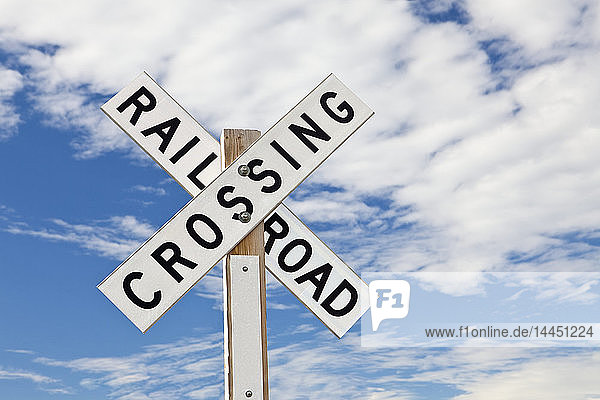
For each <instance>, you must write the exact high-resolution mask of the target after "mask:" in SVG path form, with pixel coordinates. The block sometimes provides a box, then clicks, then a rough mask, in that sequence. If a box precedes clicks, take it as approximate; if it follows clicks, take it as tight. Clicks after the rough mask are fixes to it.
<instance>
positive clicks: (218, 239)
mask: <svg viewBox="0 0 600 400" xmlns="http://www.w3.org/2000/svg"><path fill="white" fill-rule="evenodd" d="M196 221H200V222H203V223H204V224H205V225H206V226H208V227H209V228H210V229H211V230H212V231H213V233H214V234H215V238H214V240H213V241H212V242H209V241H208V240H204V239H203V238H202V237H200V235H199V234H198V232H196V230H195V229H194V223H195V222H196ZM185 229H186V230H187V232H188V234H189V235H190V236H191V237H192V239H194V240H195V241H196V243H198V244H199V245H200V246H202V247H204V248H205V249H216V248H217V247H219V246H220V245H221V243H222V242H223V232H221V229H220V228H219V226H218V225H217V224H215V223H214V221H213V220H212V219H210V218H209V217H207V216H206V215H204V214H194V215H192V216H191V217H189V218H188V220H187V222H186V223H185Z"/></svg>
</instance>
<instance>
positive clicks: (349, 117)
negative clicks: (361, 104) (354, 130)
mask: <svg viewBox="0 0 600 400" xmlns="http://www.w3.org/2000/svg"><path fill="white" fill-rule="evenodd" d="M335 96H337V93H335V92H326V93H323V95H322V96H321V107H322V108H323V110H324V111H325V112H326V113H327V115H329V116H330V117H331V118H333V119H334V120H335V121H337V122H340V123H342V124H347V123H348V122H350V121H352V118H354V109H353V108H352V107H351V106H350V104H348V103H347V102H346V101H342V102H341V103H340V105H339V106H337V109H338V111H341V112H344V111H345V112H346V116H344V117H342V116H341V115H338V114H336V113H335V112H334V111H333V110H332V109H331V108H329V105H328V104H327V100H328V99H334V98H335Z"/></svg>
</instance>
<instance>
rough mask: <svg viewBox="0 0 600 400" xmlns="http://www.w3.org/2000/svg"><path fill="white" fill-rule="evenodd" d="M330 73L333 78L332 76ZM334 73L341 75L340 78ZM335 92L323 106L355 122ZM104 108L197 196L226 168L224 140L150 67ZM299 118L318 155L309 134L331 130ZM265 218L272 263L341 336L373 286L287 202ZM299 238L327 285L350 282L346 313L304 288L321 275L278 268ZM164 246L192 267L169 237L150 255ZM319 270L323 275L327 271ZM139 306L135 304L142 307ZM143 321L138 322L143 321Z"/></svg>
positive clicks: (298, 130)
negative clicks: (222, 151)
mask: <svg viewBox="0 0 600 400" xmlns="http://www.w3.org/2000/svg"><path fill="white" fill-rule="evenodd" d="M334 78H335V77H334ZM328 79H331V76H330V77H328ZM335 79H336V81H337V78H335ZM324 82H325V81H324ZM338 82H339V81H338ZM339 84H340V85H342V84H341V83H339ZM342 86H343V85H342ZM346 89H347V88H346ZM347 90H348V89H347ZM348 91H349V90H348ZM334 97H335V93H331V92H327V93H325V94H324V95H322V96H321V100H320V105H321V107H322V109H323V110H324V111H325V112H326V113H327V115H328V116H329V117H330V118H332V119H333V120H334V121H336V122H337V123H341V124H344V123H347V122H349V121H350V120H352V118H353V117H354V115H353V113H354V111H353V109H352V107H350V106H349V105H348V103H346V102H345V101H343V102H341V103H340V104H339V105H338V106H337V110H332V108H330V107H329V105H328V101H333V100H332V98H334ZM339 101H342V100H341V99H340V100H339ZM364 107H365V108H366V110H368V112H370V114H369V115H368V116H367V117H366V118H368V117H370V115H372V111H370V109H368V107H366V105H365V106H364ZM334 108H335V107H334ZM102 110H103V111H104V112H105V113H106V115H107V116H108V117H110V118H111V119H112V120H113V121H114V122H115V123H116V124H117V125H119V126H120V127H121V129H123V130H124V131H125V132H126V133H127V134H128V135H129V136H130V137H131V138H132V139H133V140H134V141H135V142H136V143H137V144H138V145H139V146H140V147H142V149H143V150H144V151H146V153H147V154H148V155H150V157H152V158H153V159H154V160H155V161H156V162H157V163H158V164H159V165H160V166H161V167H162V168H163V169H164V170H165V171H166V172H167V173H169V175H171V176H172V177H173V178H174V179H175V180H176V181H177V182H178V183H179V184H180V185H181V186H182V187H183V188H184V189H185V190H186V191H187V192H188V193H189V194H190V195H192V196H193V197H195V196H197V195H198V194H199V193H200V192H201V191H202V190H203V189H204V188H205V187H206V186H207V185H208V184H209V183H210V182H211V181H212V180H214V179H215V178H216V177H217V176H218V175H219V174H220V173H221V170H222V165H221V163H220V162H219V154H220V149H219V142H218V141H217V140H216V139H214V137H213V136H212V135H210V134H209V133H208V132H207V131H206V130H205V129H204V128H203V127H202V126H201V125H200V124H199V123H198V122H197V121H196V120H194V119H193V118H192V117H191V115H190V114H189V113H187V111H185V110H184V109H183V108H182V107H181V106H180V105H179V104H178V103H177V102H176V101H175V100H174V99H173V98H172V97H171V96H170V95H169V94H168V93H167V92H166V91H165V90H164V89H162V88H161V87H160V86H159V85H158V84H157V83H156V82H155V81H154V80H153V79H152V78H151V77H150V76H149V75H148V74H147V73H145V72H143V73H141V74H140V75H139V76H138V77H137V78H136V79H134V80H133V81H132V82H131V83H130V84H129V85H128V86H126V87H125V88H123V89H122V90H121V91H120V92H119V93H117V94H116V95H115V96H114V97H113V98H111V99H110V100H109V101H108V102H106V103H105V104H104V105H103V106H102ZM300 118H301V119H302V120H303V121H304V123H305V125H308V126H310V127H312V129H307V128H304V127H302V126H299V125H290V128H289V129H290V131H292V132H293V133H294V134H295V135H296V136H297V137H298V139H300V140H301V141H302V142H303V143H304V144H305V145H306V146H307V147H308V148H309V149H310V150H311V151H312V152H313V153H316V152H317V147H316V146H315V145H314V144H313V143H312V142H311V140H310V139H308V138H307V136H312V137H313V138H316V139H317V141H318V140H319V139H321V140H325V139H328V136H327V134H326V133H325V132H324V131H322V130H321V129H320V128H319V127H318V125H317V124H316V123H314V121H312V119H311V118H310V117H309V116H308V115H307V114H302V115H301V116H300ZM365 120H366V119H365ZM270 146H271V147H272V148H273V149H274V150H275V151H276V152H277V153H278V154H279V155H280V156H281V157H282V158H283V159H285V161H286V162H287V163H288V164H289V165H291V166H292V167H293V168H294V169H296V170H298V169H299V167H300V165H299V164H298V161H297V160H296V159H294V158H293V156H292V155H290V154H289V152H288V151H286V150H285V149H284V148H283V147H282V146H281V145H280V144H279V143H278V142H277V141H276V140H273V141H272V142H271V143H270ZM261 173H263V172H261ZM269 179H270V178H269ZM228 196H230V197H231V196H232V195H231V194H229V195H228ZM235 215H238V214H235ZM238 216H239V215H238ZM234 218H235V216H234ZM265 224H266V227H270V228H271V232H270V234H271V236H269V229H265V236H267V240H266V267H267V269H268V270H269V271H270V272H271V273H272V274H273V275H274V276H275V277H276V278H277V279H278V280H279V281H280V282H281V283H282V284H283V285H284V286H286V287H287V288H288V289H289V290H290V291H291V292H292V293H293V294H294V295H295V296H296V297H297V298H298V299H299V300H300V301H301V302H302V303H303V304H304V305H305V306H306V307H307V308H308V309H309V310H311V311H312V312H313V313H314V314H315V316H317V318H319V319H320V320H321V321H322V322H323V323H324V324H325V325H326V326H327V327H328V328H329V329H330V330H331V331H332V333H333V334H335V335H336V336H337V337H338V338H339V337H341V336H343V335H344V334H345V333H346V332H347V331H348V330H349V329H350V328H351V327H352V325H354V323H355V322H356V321H357V320H358V319H359V318H360V317H361V316H362V314H364V312H366V311H367V309H368V308H369V301H368V286H367V285H366V284H365V283H364V282H363V281H362V280H361V279H360V278H359V277H358V275H356V273H354V271H352V269H351V268H350V267H349V266H348V265H346V264H345V263H344V262H343V261H342V260H341V259H340V258H339V257H338V256H337V255H336V254H335V253H334V252H333V251H331V249H329V248H328V247H327V245H325V244H324V243H323V242H322V241H321V240H320V239H319V238H317V236H316V235H315V234H314V233H313V232H312V231H311V230H310V229H309V228H308V227H307V226H306V225H304V224H303V223H302V222H301V221H300V220H299V219H298V217H296V216H295V215H294V214H293V213H292V212H291V211H290V210H289V209H288V208H287V207H286V206H285V205H284V204H283V203H281V204H280V205H279V206H278V207H277V208H276V209H275V211H274V212H272V213H271V215H270V216H269V217H267V218H266V219H265ZM192 225H193V223H192ZM275 227H277V229H275ZM283 230H285V231H286V235H282V231H283ZM281 236H285V238H281V239H280V237H281ZM294 240H295V241H296V242H298V241H303V242H306V243H307V244H308V245H309V246H310V248H311V255H312V258H311V264H314V266H322V267H319V268H321V270H322V271H326V272H327V275H326V276H321V279H322V280H325V281H327V285H328V289H329V290H330V291H332V292H336V291H337V292H340V291H341V290H342V288H346V289H348V291H349V292H350V293H351V296H354V297H355V298H354V299H352V300H353V303H354V306H353V307H352V309H351V310H349V311H348V310H345V311H344V312H345V314H344V315H335V313H333V314H332V307H331V305H330V304H329V305H328V306H329V308H327V307H324V306H323V304H322V303H319V301H318V300H319V298H320V294H321V292H322V291H323V289H324V287H322V286H321V287H317V288H316V289H313V290H307V289H306V288H307V287H310V286H306V285H301V283H303V282H306V280H310V281H311V282H314V281H316V280H317V276H316V275H315V276H314V277H313V278H311V279H306V278H304V280H302V279H298V278H299V275H301V274H302V272H301V273H296V274H291V273H288V272H286V271H285V270H284V269H282V268H281V265H282V263H285V258H286V253H285V250H286V247H287V249H288V253H289V247H290V246H289V245H290V243H291V242H292V241H294ZM286 244H287V246H286ZM163 251H166V252H167V253H168V252H170V253H169V254H172V256H171V258H174V257H179V260H185V261H184V262H190V265H188V267H191V263H192V262H191V261H189V260H187V259H185V258H183V257H182V255H181V252H180V249H179V248H177V247H176V246H174V245H173V244H172V243H171V244H168V242H167V243H164V244H163V245H162V246H161V247H159V248H157V249H156V250H155V252H154V253H153V257H154V258H155V259H157V258H158V257H163ZM284 253H285V254H284ZM163 260H164V258H163ZM326 265H327V266H331V268H325V269H323V267H325V266H326ZM313 268H314V267H313ZM319 268H317V269H314V272H313V274H318V271H319ZM115 272H116V271H115ZM295 272H296V271H295ZM169 273H171V275H172V276H173V278H175V280H177V281H178V282H179V281H181V279H182V277H181V275H179V273H177V272H176V271H174V270H171V271H169ZM304 273H305V272H304ZM113 274H114V273H113ZM321 274H322V275H324V272H322V273H321ZM111 275H112V274H111ZM140 277H141V275H139V273H138V275H133V274H129V275H128V276H127V278H126V280H127V282H126V283H127V285H125V286H126V289H125V290H126V291H127V290H129V291H131V285H132V280H135V279H139V278H140ZM109 278H110V276H109ZM107 279H108V278H107ZM317 282H318V281H317ZM103 283H104V282H103ZM124 283H125V282H124ZM101 285H102V284H101ZM334 288H335V289H334ZM105 294H106V293H105ZM337 294H339V293H337ZM323 297H324V296H323ZM109 298H110V297H109ZM321 300H322V299H321ZM111 301H112V299H111ZM113 302H114V301H113ZM139 303H140V304H142V305H146V306H148V305H152V304H151V302H146V303H145V302H144V301H142V300H139ZM140 304H137V305H138V306H140ZM117 306H118V305H117ZM328 310H329V311H328ZM128 316H129V315H128ZM130 319H131V318H130ZM136 325H137V324H136ZM138 327H140V326H139V325H138ZM140 329H142V328H140ZM142 330H143V329H142Z"/></svg>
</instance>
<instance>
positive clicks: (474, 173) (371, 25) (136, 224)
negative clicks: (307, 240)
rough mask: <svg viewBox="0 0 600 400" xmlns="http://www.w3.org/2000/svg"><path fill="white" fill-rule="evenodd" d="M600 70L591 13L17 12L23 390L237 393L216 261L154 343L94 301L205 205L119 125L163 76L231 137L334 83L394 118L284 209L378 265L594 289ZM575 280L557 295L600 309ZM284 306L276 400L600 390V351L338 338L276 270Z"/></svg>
mask: <svg viewBox="0 0 600 400" xmlns="http://www.w3.org/2000/svg"><path fill="white" fill-rule="evenodd" d="M598 65H600V4H599V3H598V2H597V1H594V0H525V1H523V0H520V1H516V0H504V1H491V0H489V1H488V0H439V1H425V0H423V1H417V0H415V1H390V0H386V1H379V0H377V1H376V0H374V1H369V2H367V1H360V0H351V1H341V0H340V1H329V0H325V1H306V0H303V1H296V0H289V1H278V2H269V1H255V2H251V3H250V2H240V1H227V0H226V1H216V0H215V1H183V0H182V1H175V2H157V1H127V2H124V1H116V0H115V1H112V0H90V1H85V2H82V1H61V2H49V1H28V2H23V1H11V0H0V168H2V170H3V173H2V174H1V176H0V187H1V188H2V189H1V191H0V252H1V253H2V257H1V258H0V270H1V271H2V277H1V279H0V311H1V315H2V317H3V318H2V322H1V323H0V397H1V398H2V399H35V400H37V399H40V400H42V399H107V398H108V399H122V400H146V399H156V398H159V399H166V400H170V399H216V398H222V396H223V395H222V393H223V372H222V370H223V354H222V340H223V339H222V331H223V316H222V309H221V308H222V291H221V287H222V283H221V271H220V269H219V267H216V268H215V269H213V270H212V271H211V272H210V273H209V275H208V276H206V277H205V278H203V279H202V280H201V281H200V282H199V283H198V284H197V285H196V286H195V288H194V289H193V290H192V291H190V292H189V293H188V294H187V295H186V296H185V297H184V298H183V299H182V300H181V301H180V302H179V303H177V305H176V306H175V307H173V308H172V309H171V310H170V311H169V312H168V313H167V315H165V317H164V318H162V319H161V320H160V321H159V322H158V323H157V324H156V325H155V326H154V327H152V329H150V331H149V332H148V333H146V334H144V335H143V334H141V333H140V332H139V331H138V330H137V329H136V328H135V327H134V326H133V325H132V324H131V323H130V322H129V321H128V320H127V319H126V318H125V317H124V316H123V315H122V314H121V313H120V311H118V310H117V309H116V308H115V307H114V306H113V305H112V304H111V303H110V302H109V301H108V300H107V299H106V298H105V297H104V296H103V295H102V294H101V293H100V292H99V291H98V290H97V289H96V285H97V284H98V283H99V282H100V281H101V280H102V279H104V278H105V277H106V276H107V275H108V274H109V273H110V272H112V271H113V269H114V268H115V267H117V266H118V265H119V264H120V263H121V262H122V261H123V260H124V259H125V258H126V257H127V256H128V255H129V254H130V253H131V252H132V251H134V250H135V249H136V248H137V247H138V246H139V245H140V244H141V243H142V242H143V241H145V240H146V239H147V238H148V237H149V236H150V235H152V234H153V233H154V231H155V230H156V229H158V228H159V227H160V226H161V225H162V224H163V223H164V222H166V221H167V220H168V219H169V218H171V216H173V214H175V213H176V212H177V211H178V210H179V209H180V208H181V207H182V206H183V205H184V204H186V203H187V202H188V201H189V195H188V194H187V193H186V192H185V191H184V190H183V189H182V188H181V187H179V186H178V185H177V183H176V182H174V181H173V180H172V179H171V178H169V176H168V175H167V174H166V173H165V172H163V171H162V170H161V169H160V168H159V167H158V166H156V165H154V163H153V161H152V160H150V159H149V158H148V157H147V156H146V155H145V154H144V153H143V152H142V151H141V150H140V149H139V148H137V146H136V145H135V143H133V141H131V139H129V137H128V136H127V135H126V134H125V133H123V132H122V131H120V130H119V128H118V127H116V126H115V125H114V124H113V123H112V122H111V121H110V120H109V119H108V118H107V117H106V116H105V115H104V114H103V113H102V112H101V110H100V106H101V105H102V104H103V103H104V102H106V101H107V100H108V99H109V98H111V97H112V96H113V95H114V94H115V93H116V92H118V91H119V90H120V89H121V88H122V87H124V86H125V85H127V84H128V83H129V82H130V81H131V80H133V79H134V78H135V77H136V76H137V75H138V74H139V73H140V72H142V71H147V72H148V73H149V74H150V75H151V76H152V77H153V78H154V79H156V80H157V81H158V82H159V83H160V84H161V86H162V87H164V88H165V89H166V90H167V91H168V92H169V93H170V94H171V95H172V96H173V97H174V98H175V99H176V100H177V101H178V102H179V103H180V104H181V105H182V106H183V107H184V108H185V109H186V110H187V111H188V112H190V114H191V115H192V116H193V117H194V118H196V120H197V121H198V122H200V123H201V124H202V126H204V127H205V128H206V129H207V130H208V131H209V132H211V133H212V134H213V135H214V136H215V137H219V135H220V132H221V131H222V129H223V128H253V129H259V130H261V131H263V132H264V131H266V130H267V129H268V128H269V127H271V126H272V125H273V124H274V123H275V122H276V121H277V120H278V119H279V118H280V117H281V116H283V115H284V114H285V113H286V112H287V111H289V110H290V109H291V108H292V107H293V106H294V105H295V104H296V103H297V102H298V101H299V100H300V99H301V98H302V97H303V96H305V95H306V94H307V93H308V92H309V91H310V90H311V89H312V88H314V87H315V86H316V85H317V84H318V83H319V82H320V81H321V80H322V79H323V78H325V77H326V76H327V75H328V74H329V73H331V72H333V73H335V74H336V76H338V77H339V78H340V79H341V81H342V82H344V83H345V84H346V85H348V86H349V87H350V88H351V89H352V90H353V91H354V92H355V93H356V94H357V95H359V96H360V97H361V99H363V100H364V101H365V102H366V103H367V104H368V105H369V106H370V107H371V108H372V109H373V110H374V111H375V116H374V117H373V118H371V120H369V121H368V122H367V123H366V124H365V125H364V126H363V127H362V128H360V129H359V130H358V131H357V132H356V133H355V134H354V135H353V136H352V137H351V138H350V139H349V140H348V141H347V142H346V143H345V144H344V145H343V146H342V147H341V148H340V149H339V150H337V151H336V152H335V154H333V155H332V156H331V157H330V158H329V159H328V160H327V161H326V162H325V163H324V164H323V165H322V166H321V167H320V168H319V169H318V170H317V171H316V172H315V173H314V174H313V175H311V177H309V179H307V180H306V181H305V182H304V183H303V184H302V185H300V186H299V188H298V189H296V191H295V192H294V193H293V194H292V195H291V196H290V197H289V198H288V199H287V200H286V204H287V205H288V206H289V207H290V209H292V210H293V211H294V212H295V213H296V214H297V215H298V216H299V217H300V218H301V219H302V220H303V221H304V222H305V223H306V224H307V225H308V226H309V227H310V228H311V229H312V230H313V231H314V232H315V233H316V234H317V235H318V236H319V237H320V238H322V239H323V240H324V241H325V242H326V243H327V244H328V245H329V246H330V247H331V248H332V249H333V250H334V251H335V252H336V253H337V254H338V255H340V256H341V258H342V259H343V260H344V261H345V262H346V263H347V264H348V265H350V266H351V267H352V268H353V269H354V270H355V271H356V272H357V273H359V274H364V273H369V272H381V273H391V274H393V273H398V272H406V271H423V272H440V271H470V272H479V271H498V272H519V271H538V272H539V271H545V272H580V273H581V272H598V270H599V267H600V264H599V261H598V260H599V256H600V228H599V227H600V210H599V209H598V203H599V201H598V200H599V199H600V159H599V158H598V150H599V149H600V113H599V112H598V111H597V109H598V104H600V75H599V74H598ZM565 280H566V281H568V279H567V278H565ZM568 283H569V284H565V285H564V287H563V293H564V291H567V292H568V291H573V293H577V294H578V296H574V297H573V296H566V297H565V296H556V297H554V298H553V297H550V296H546V297H543V296H542V297H541V298H543V299H546V301H549V302H552V301H555V302H557V304H559V305H560V304H561V302H562V301H564V299H565V298H567V297H568V298H570V299H571V300H570V301H575V302H577V301H579V302H580V304H581V305H582V307H584V306H586V305H588V306H589V301H592V300H593V301H598V296H597V295H598V281H597V280H593V281H590V282H582V281H577V280H574V281H568ZM562 284H563V282H559V283H558V285H559V286H560V285H562ZM473 285H475V286H473ZM446 286H447V287H445V288H440V290H442V289H443V290H445V291H446V293H450V294H452V295H454V296H464V295H466V294H468V292H469V291H470V290H472V289H473V287H476V288H477V289H479V290H480V291H479V293H481V295H482V296H485V287H483V286H481V285H479V286H478V284H477V282H476V281H475V282H470V285H446ZM531 290H539V291H541V292H543V291H544V290H548V291H550V290H555V288H554V287H546V286H544V285H542V286H541V287H536V288H534V289H531ZM569 293H570V292H569ZM546 294H547V293H546ZM267 296H268V297H267V303H268V314H267V321H268V336H269V364H270V371H269V373H270V375H269V380H270V389H271V393H272V396H271V398H273V399H291V398H294V399H322V398H328V399H369V400H387V399H431V398H435V399H454V400H478V399H486V400H489V399H492V400H494V399H521V398H523V397H526V398H528V399H565V398H568V399H581V400H584V399H585V400H588V399H596V398H600V383H599V382H598V376H600V351H598V350H595V349H593V348H588V347H568V348H567V347H560V348H532V347H511V346H508V347H503V348H494V347H488V348H469V347H467V348H464V347H445V348H427V349H422V348H413V347H392V348H385V349H373V348H365V347H362V346H361V338H360V335H361V329H360V326H359V325H360V323H359V324H357V325H356V326H355V327H354V328H352V329H351V330H350V332H349V333H348V334H347V335H346V336H344V337H343V338H342V339H341V340H338V339H336V338H335V337H334V336H333V335H332V334H331V333H330V332H329V331H328V330H327V329H326V328H325V327H324V326H323V325H322V324H321V323H320V322H319V321H318V320H317V319H316V318H314V316H313V315H312V314H311V313H310V312H309V311H307V310H306V309H305V308H304V307H303V306H302V304H300V303H299V302H298V301H297V300H296V299H295V298H294V297H293V296H292V295H291V294H290V293H289V292H287V290H286V289H285V288H283V287H282V286H281V285H279V284H278V283H277V282H276V281H275V280H274V279H273V278H272V277H269V278H268V288H267ZM518 297H519V296H516V297H515V299H517V298H518ZM576 305H577V303H575V305H573V306H572V307H574V309H575V308H576ZM486 307H492V305H490V304H489V302H482V303H481V307H480V309H479V311H480V312H481V311H482V310H483V311H485V310H486ZM588 309H589V307H588ZM524 318H525V317H524ZM369 322H370V321H369ZM582 322H584V321H582ZM585 322H598V315H597V313H596V314H595V315H594V314H591V315H590V316H589V318H587V319H586V321H585Z"/></svg>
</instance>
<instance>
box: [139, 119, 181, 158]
mask: <svg viewBox="0 0 600 400" xmlns="http://www.w3.org/2000/svg"><path fill="white" fill-rule="evenodd" d="M180 123H181V121H180V120H179V118H177V117H174V118H171V119H170V120H168V121H165V122H161V123H160V124H158V125H154V126H153V127H151V128H148V129H144V130H143V131H142V135H144V136H150V135H152V134H153V133H156V134H157V135H158V136H160V138H161V139H162V143H161V144H160V146H158V149H159V150H160V152H161V153H163V154H164V152H165V150H167V146H169V143H171V139H173V135H174V134H175V131H176V130H177V127H178V126H179V124H180ZM165 129H167V131H166V132H165Z"/></svg>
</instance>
